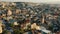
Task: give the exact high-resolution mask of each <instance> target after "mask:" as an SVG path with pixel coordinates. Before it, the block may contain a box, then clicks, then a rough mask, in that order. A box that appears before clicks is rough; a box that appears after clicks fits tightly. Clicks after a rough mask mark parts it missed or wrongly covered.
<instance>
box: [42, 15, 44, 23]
mask: <svg viewBox="0 0 60 34" xmlns="http://www.w3.org/2000/svg"><path fill="white" fill-rule="evenodd" d="M42 23H44V15H43V14H42Z"/></svg>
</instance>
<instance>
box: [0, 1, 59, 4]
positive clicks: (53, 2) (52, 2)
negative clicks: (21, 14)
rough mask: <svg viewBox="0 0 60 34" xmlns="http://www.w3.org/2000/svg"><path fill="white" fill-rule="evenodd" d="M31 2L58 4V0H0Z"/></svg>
mask: <svg viewBox="0 0 60 34" xmlns="http://www.w3.org/2000/svg"><path fill="white" fill-rule="evenodd" d="M2 1H3V2H32V3H47V4H60V0H0V2H2Z"/></svg>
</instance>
